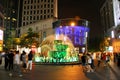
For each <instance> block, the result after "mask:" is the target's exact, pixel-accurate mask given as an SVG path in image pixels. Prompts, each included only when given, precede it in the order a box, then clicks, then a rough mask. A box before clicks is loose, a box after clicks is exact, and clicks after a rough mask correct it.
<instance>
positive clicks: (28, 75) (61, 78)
mask: <svg viewBox="0 0 120 80" xmlns="http://www.w3.org/2000/svg"><path fill="white" fill-rule="evenodd" d="M119 71H120V70H119V68H117V66H116V65H115V64H113V63H111V64H110V66H108V67H103V66H101V67H99V68H96V71H95V72H89V73H84V72H83V71H82V66H81V65H35V64H33V70H32V71H28V72H24V73H23V76H22V77H19V76H18V75H16V74H14V75H13V76H12V77H10V76H9V72H7V71H5V70H4V69H3V67H2V66H1V67H0V80H119V79H120V74H119Z"/></svg>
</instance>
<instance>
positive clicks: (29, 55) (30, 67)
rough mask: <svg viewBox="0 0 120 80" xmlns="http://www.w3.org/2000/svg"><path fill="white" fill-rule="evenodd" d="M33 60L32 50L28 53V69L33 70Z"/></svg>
mask: <svg viewBox="0 0 120 80" xmlns="http://www.w3.org/2000/svg"><path fill="white" fill-rule="evenodd" d="M32 60H33V53H32V51H30V52H29V54H28V63H27V69H29V70H32Z"/></svg>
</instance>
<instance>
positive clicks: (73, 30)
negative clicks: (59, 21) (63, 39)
mask: <svg viewBox="0 0 120 80" xmlns="http://www.w3.org/2000/svg"><path fill="white" fill-rule="evenodd" d="M86 32H89V28H88V27H84V26H62V27H56V28H55V33H56V35H61V34H63V35H65V36H67V37H69V39H70V40H71V41H72V42H73V44H74V46H85V44H86Z"/></svg>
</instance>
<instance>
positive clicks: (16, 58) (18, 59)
mask: <svg viewBox="0 0 120 80" xmlns="http://www.w3.org/2000/svg"><path fill="white" fill-rule="evenodd" d="M14 63H15V64H20V56H19V54H15V57H14Z"/></svg>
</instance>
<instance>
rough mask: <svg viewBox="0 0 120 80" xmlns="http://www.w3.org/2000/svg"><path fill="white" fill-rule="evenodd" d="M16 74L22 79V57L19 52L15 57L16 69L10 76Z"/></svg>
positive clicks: (16, 52)
mask: <svg viewBox="0 0 120 80" xmlns="http://www.w3.org/2000/svg"><path fill="white" fill-rule="evenodd" d="M13 74H14V75H15V74H18V75H19V76H20V77H22V76H23V75H22V71H21V67H20V55H19V51H15V56H14V69H13V72H12V73H11V75H10V76H12V75H13Z"/></svg>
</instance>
